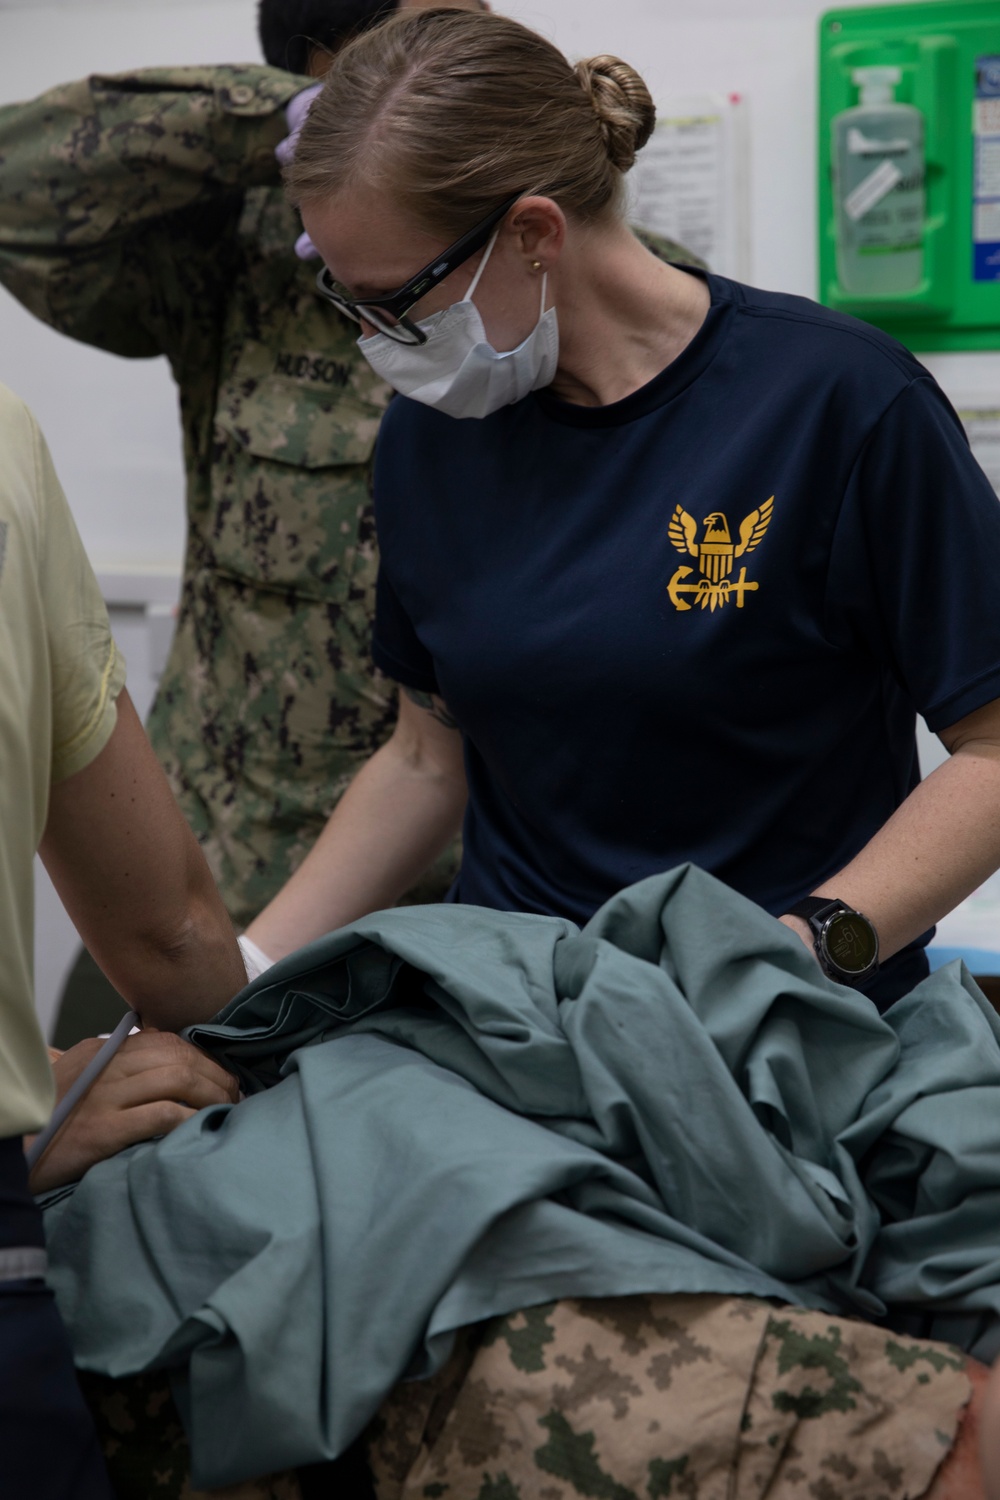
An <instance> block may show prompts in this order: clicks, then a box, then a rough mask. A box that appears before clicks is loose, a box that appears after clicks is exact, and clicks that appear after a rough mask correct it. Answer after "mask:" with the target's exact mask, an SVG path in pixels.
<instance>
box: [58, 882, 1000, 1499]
mask: <svg viewBox="0 0 1000 1500" xmlns="http://www.w3.org/2000/svg"><path fill="white" fill-rule="evenodd" d="M189 1034H190V1035H191V1036H192V1038H193V1039H194V1040H196V1041H198V1042H199V1043H200V1044H201V1045H202V1046H204V1047H206V1048H208V1049H209V1050H211V1051H212V1052H214V1053H215V1054H216V1055H218V1056H219V1057H220V1059H221V1060H223V1061H224V1062H226V1063H227V1064H228V1065H229V1066H231V1067H233V1068H235V1069H236V1070H237V1071H238V1073H239V1075H240V1077H241V1079H242V1080H243V1083H244V1086H245V1088H246V1089H247V1090H248V1091H256V1092H252V1096H251V1097H250V1098H248V1099H247V1100H246V1101H245V1102H244V1103H242V1104H240V1105H237V1106H235V1107H220V1108H215V1109H208V1110H204V1111H202V1112H201V1113H200V1114H199V1115H198V1116H197V1117H196V1118H194V1119H192V1120H191V1121H189V1122H188V1123H187V1124H185V1125H183V1126H182V1127H180V1128H179V1129H178V1130H176V1131H175V1132H174V1133H173V1134H172V1135H170V1136H168V1137H167V1138H166V1139H164V1140H162V1141H160V1142H157V1143H149V1144H145V1145H142V1146H138V1147H134V1148H132V1149H131V1150H129V1151H126V1152H123V1153H122V1154H121V1155H120V1156H118V1157H115V1158H113V1159H112V1160H110V1161H108V1162H105V1163H102V1164H101V1165H100V1166H98V1167H96V1168H94V1169H93V1170H92V1171H91V1172H89V1173H88V1174H87V1176H86V1178H85V1179H84V1180H83V1182H82V1183H81V1184H80V1185H79V1187H78V1188H77V1189H76V1190H75V1191H74V1192H73V1193H72V1194H69V1195H65V1194H64V1195H58V1194H57V1195H54V1196H53V1198H52V1199H51V1200H50V1202H49V1205H48V1209H47V1213H46V1228H47V1234H48V1243H49V1252H50V1258H51V1265H52V1271H51V1280H52V1284H53V1286H54V1287H55V1290H56V1293H57V1297H58V1300H59V1306H60V1308H61V1310H62V1313H63V1316H64V1317H65V1319H66V1321H67V1323H68V1324H69V1327H70V1331H71V1335H72V1338H73V1341H74V1345H75V1348H76V1353H77V1360H78V1363H79V1364H80V1365H82V1366H83V1367H84V1368H86V1369H90V1370H95V1371H98V1372H101V1373H104V1374H108V1375H125V1374H129V1373H133V1372H137V1371H141V1370H147V1369H153V1368H163V1367H167V1368H170V1369H171V1370H172V1371H173V1372H174V1385H175V1391H176V1394H177V1396H178V1399H179V1402H180V1404H181V1408H182V1412H183V1413H184V1416H185V1421H186V1424H187V1426H188V1430H189V1434H190V1437H191V1443H192V1459H193V1479H194V1482H195V1483H196V1484H197V1485H199V1486H206V1487H207V1486H215V1485H224V1484H230V1483H236V1482H238V1481H240V1480H241V1479H244V1478H247V1477H249V1476H252V1475H256V1474H261V1473H267V1472H272V1471H274V1470H280V1469H283V1468H286V1467H289V1466H292V1465H295V1464H304V1463H309V1462H316V1461H319V1460H322V1459H324V1458H329V1457H333V1456H335V1455H336V1454H338V1453H339V1452H341V1451H342V1450H343V1449H344V1447H345V1446H346V1445H347V1444H348V1443H349V1442H350V1441H351V1440H352V1439H353V1438H354V1436H355V1435H356V1434H357V1433H358V1432H359V1431H360V1430H361V1429H362V1427H363V1426H364V1425H365V1423H366V1422H367V1421H368V1419H369V1418H370V1417H371V1416H372V1414H373V1413H374V1411H375V1409H376V1408H377V1406H378V1404H379V1402H380V1400H381V1399H382V1397H383V1396H384V1395H385V1394H386V1392H387V1391H388V1390H389V1389H390V1388H391V1386H392V1385H393V1384H395V1382H396V1381H397V1380H398V1379H400V1378H401V1377H403V1376H404V1375H405V1374H407V1373H409V1374H411V1375H413V1374H416V1375H419V1374H423V1373H427V1372H429V1371H430V1370H432V1369H435V1368H437V1367H438V1366H439V1365H440V1363H441V1362H442V1361H443V1359H444V1358H445V1356H446V1354H447V1352H448V1349H449V1347H450V1335H451V1333H452V1331H453V1330H454V1329H455V1328H457V1327H459V1326H461V1325H463V1324H466V1323H469V1322H473V1321H476V1320H478V1319H481V1318H485V1317H488V1316H490V1315H492V1314H496V1313H502V1312H507V1311H510V1310H512V1309H515V1308H518V1307H523V1306H528V1305H531V1304H535V1303H540V1302H544V1301H548V1300H550V1299H553V1298H558V1297H569V1296H577V1297H579V1296H607V1295H623V1294H626V1293H629V1292H664V1293H669V1292H723V1293H734V1294H739V1293H749V1294H755V1295H758V1296H764V1297H777V1298H781V1299H782V1300H785V1301H789V1302H795V1303H798V1304H801V1305H804V1306H807V1307H815V1308H821V1309H825V1310H830V1311H838V1312H847V1313H851V1312H854V1313H860V1314H863V1315H866V1316H872V1317H878V1316H881V1315H882V1314H883V1313H884V1312H885V1309H886V1307H887V1306H889V1305H890V1304H891V1307H890V1310H889V1320H890V1321H891V1322H893V1323H894V1324H897V1325H898V1326H900V1327H907V1328H919V1331H921V1332H922V1333H926V1334H930V1335H931V1336H934V1335H936V1334H939V1333H940V1332H941V1331H942V1330H943V1329H945V1326H946V1325H945V1324H944V1323H942V1324H937V1323H935V1322H934V1318H935V1317H936V1316H939V1315H940V1314H942V1313H944V1314H946V1315H947V1316H948V1318H950V1321H949V1322H947V1331H949V1332H955V1331H957V1332H958V1334H959V1336H961V1337H963V1339H964V1342H965V1344H966V1347H968V1346H969V1345H970V1344H971V1343H975V1341H976V1340H978V1341H979V1342H978V1343H977V1344H976V1348H977V1351H978V1352H979V1353H980V1354H981V1355H982V1354H984V1353H992V1352H994V1350H995V1347H996V1342H997V1340H996V1329H997V1326H998V1313H1000V1041H998V1039H1000V1025H998V1021H997V1018H996V1016H995V1015H994V1013H993V1012H992V1010H991V1008H990V1007H989V1005H988V1004H987V1002H986V1001H985V1000H984V999H983V997H982V995H981V994H980V993H979V991H978V990H977V989H976V987H975V985H974V984H973V983H972V981H971V980H970V979H969V978H968V976H967V975H966V974H965V973H964V971H963V970H961V969H960V967H959V966H958V965H953V966H950V967H949V968H948V969H945V970H941V971H939V972H938V973H936V974H934V975H932V976H931V978H929V979H927V980H926V981H925V982H924V983H923V984H922V985H921V986H920V987H919V988H918V989H917V990H916V991H914V992H913V994H912V995H911V996H908V997H907V998H906V999H904V1000H902V1001H900V1002H899V1003H898V1004H897V1005H896V1006H895V1007H894V1008H893V1010H892V1011H891V1012H890V1013H889V1015H888V1017H887V1018H885V1019H880V1018H879V1016H878V1014H877V1013H876V1011H875V1009H874V1007H873V1006H872V1005H870V1004H869V1002H867V1001H866V1000H864V999H863V998H861V997H859V996H857V995H855V994H852V993H851V992H850V991H848V990H845V989H841V988H840V987H838V986H837V985H834V984H833V983H831V982H830V981H828V980H827V979H825V977H824V976H823V975H822V974H821V973H820V971H819V970H818V968H817V966H816V964H815V962H814V961H813V959H812V957H811V955H810V954H809V953H808V952H807V951H806V949H805V948H804V947H803V945H802V944H801V943H800V941H799V940H798V938H796V937H795V936H794V935H793V934H791V933H789V932H788V931H787V929H785V928H784V927H782V926H781V925H780V924H779V923H777V922H775V921H774V920H773V919H771V918H770V917H768V916H767V915H766V914H765V913H763V912H762V911H761V910H760V909H759V908H757V907H756V906H754V905H752V904H751V903H750V902H748V901H746V900H744V899H743V898H742V897H739V896H737V895H735V894H734V893H733V892H732V891H730V890H729V889H728V888H727V887H725V886H723V885H721V884H720V883H718V882H717V881H714V880H713V879H712V878H711V877H710V876H707V875H705V874H704V873H703V872H701V871H700V870H697V869H695V868H693V867H690V866H685V867H682V868H680V869H678V870H675V871H673V872H670V873H668V874H665V875H663V876H657V877H655V878H653V879H650V880H646V881H644V882H642V883H641V884H640V885H637V886H634V887H632V888H631V889H629V890H626V891H624V892H622V893H621V894H620V895H618V896H616V897H615V898H614V899H613V900H612V901H611V902H609V903H608V905H607V906H606V907H604V908H603V910H602V911H601V912H599V913H598V914H597V915H596V916H595V917H594V918H593V920H592V921H591V922H590V923H588V924H587V926H586V927H585V928H584V929H583V930H582V931H581V930H579V929H577V928H576V927H574V926H573V925H572V924H571V923H568V922H563V921H559V920H554V919H550V918H544V917H533V916H525V915H510V914H503V913H498V912H493V911H486V910H482V909H479V908H474V907H462V906H442V907H425V908H414V907H410V908H404V909H398V910H395V911H390V912H383V913H379V914H377V915H375V916H372V917H370V918H366V919H364V920H363V921H360V922H356V923H354V924H353V925H352V926H351V927H348V928H345V929H343V930H342V931H340V932H337V933H334V934H331V935H330V936H328V937H326V938H324V939H322V940H320V941H319V942H316V943H314V944H312V945H311V946H310V947H308V948H306V949H303V950H302V951H301V952H299V953H297V954H294V955H292V956H291V957H289V958H288V959H286V960H284V961H283V962H282V963H281V964H279V965H278V966H276V967H275V968H274V969H272V970H270V971H269V972H268V973H267V974H266V975H265V976H263V977H262V978H261V979H260V980H258V981H257V982H256V983H255V984H253V985H251V986H250V987H248V988H247V989H246V990H244V991H243V992H242V994H241V995H239V996H237V997H236V998H235V999H234V1000H233V1001H232V1002H231V1004H230V1005H229V1006H228V1007H227V1008H226V1010H225V1011H223V1012H222V1013H221V1015H220V1016H219V1017H218V1018H217V1020H216V1021H215V1022H214V1023H211V1024H209V1025H203V1026H198V1027H195V1028H192V1030H191V1032H190V1033H189ZM272 1085H274V1086H272ZM883 1219H884V1221H885V1222H884V1224H883V1222H882V1220H883ZM991 1341H992V1342H991Z"/></svg>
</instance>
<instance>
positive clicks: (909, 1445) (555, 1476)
mask: <svg viewBox="0 0 1000 1500" xmlns="http://www.w3.org/2000/svg"><path fill="white" fill-rule="evenodd" d="M970 1395H971V1387H970V1384H969V1380H968V1377H967V1376H966V1374H965V1359H964V1357H963V1356H962V1355H961V1354H960V1353H958V1351H956V1350H953V1349H950V1348H949V1347H948V1346H947V1345H944V1344H930V1343H920V1342H917V1341H915V1340H913V1339H901V1338H895V1337H894V1336H893V1335H891V1334H887V1333H886V1332H885V1331H884V1330H882V1329H878V1328H875V1327H872V1326H871V1325H869V1324H866V1323H856V1322H848V1321H847V1320H846V1319H843V1318H833V1317H828V1316H826V1315H824V1314H821V1313H815V1312H806V1311H803V1310H802V1309H799V1308H790V1307H783V1308H772V1307H770V1306H769V1305H768V1304H766V1303H764V1302H759V1301H756V1300H754V1299H752V1298H733V1297H707V1296H700V1297H699V1296H690V1297H684V1296H673V1297H663V1296H653V1297H621V1298H610V1299H607V1300H595V1301H567V1302H556V1303H552V1304H550V1305H549V1306H547V1307H536V1308H530V1309H528V1310H527V1311H526V1312H522V1313H514V1314H511V1315H509V1316H507V1317H505V1318H496V1319H494V1320H492V1321H491V1322H490V1323H487V1324H486V1325H484V1326H483V1327H482V1328H481V1329H478V1330H475V1332H474V1337H472V1338H469V1339H467V1341H466V1343H465V1346H464V1347H463V1348H461V1349H459V1350H458V1351H457V1352H456V1354H455V1355H454V1356H453V1357H452V1360H451V1362H450V1364H449V1366H447V1367H446V1368H445V1369H444V1370H443V1371H442V1372H441V1373H440V1374H439V1375H438V1376H437V1377H436V1378H435V1379H434V1380H431V1381H428V1382H425V1383H422V1384H416V1383H412V1384H409V1385H402V1386H399V1387H397V1389H396V1390H395V1391H394V1392H393V1393H392V1395H391V1396H390V1397H389V1399H388V1401H386V1402H385V1404H384V1405H383V1407H382V1410H381V1412H380V1414H379V1416H378V1418H377V1419H376V1423H375V1425H374V1427H373V1430H372V1433H371V1436H370V1449H369V1451H370V1456H371V1461H372V1467H373V1471H374V1476H375V1488H376V1494H377V1496H378V1500H418V1497H420V1500H430V1497H434V1500H578V1497H584V1496H587V1497H599V1500H661V1497H665V1496H669V1495H674V1496H678V1497H682V1496H683V1497H685V1500H757V1497H759V1496H761V1495H767V1497H768V1500H893V1497H896V1500H901V1497H903V1496H909V1497H912V1500H916V1497H917V1496H919V1495H922V1494H923V1493H924V1492H925V1490H926V1489H927V1488H928V1486H929V1485H930V1483H931V1481H932V1480H933V1477H934V1474H935V1471H936V1470H937V1468H938V1467H939V1465H940V1464H941V1462H942V1460H943V1459H944V1457H945V1455H946V1454H947V1453H948V1451H949V1450H950V1448H951V1446H952V1444H953V1443H954V1441H955V1436H956V1433H957V1429H958V1423H959V1419H960V1417H961V1414H962V1408H963V1407H964V1405H965V1403H966V1402H967V1401H968V1400H969V1397H970Z"/></svg>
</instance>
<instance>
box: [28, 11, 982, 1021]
mask: <svg viewBox="0 0 1000 1500" xmlns="http://www.w3.org/2000/svg"><path fill="white" fill-rule="evenodd" d="M495 4H496V6H497V8H498V9H502V10H504V11H505V12H507V13H508V14H510V15H513V16H516V17H517V18H518V19H520V20H523V21H525V22H526V23H528V24H530V25H533V26H535V27H537V28H538V29H539V30H541V31H543V32H544V33H545V34H546V35H548V36H550V37H551V38H552V39H553V40H554V41H556V42H557V43H558V44H559V45H560V46H562V47H563V48H564V49H565V50H566V51H567V52H568V53H570V54H571V55H574V56H581V55H586V54H590V53H595V52H614V53H618V54H619V55H621V56H622V57H625V58H626V59H628V60H629V61H631V62H633V63H635V64H636V65H637V66H638V67H639V68H640V69H641V71H642V72H643V73H644V74H645V76H646V78H647V80H648V82H649V84H650V87H651V89H652V91H653V93H654V95H656V96H657V97H661V98H663V97H668V96H669V95H671V94H690V93H692V92H701V91H704V90H712V91H722V92H725V93H731V92H738V93H740V94H742V95H745V96H746V98H747V100H748V108H749V112H750V131H751V169H750V170H751V203H752V219H751V240H752V265H753V274H752V279H753V280H754V281H755V282H756V283H757V284H758V285H761V286H765V287H770V288H775V289H780V290H783V291H789V292H797V293H802V294H804V295H807V296H809V295H812V294H813V292H814V290H815V70H816V63H815V45H816V21H817V18H818V16H819V15H820V14H821V12H822V11H823V10H824V9H825V8H826V6H824V5H823V4H821V3H819V0H495ZM254 9H255V7H254V4H253V0H119V3H117V4H112V3H107V0H105V3H91V0H64V3H63V4H53V3H44V0H0V103H3V102H6V101H8V100H13V99H18V98H26V97H30V96H31V95H33V94H35V93H37V92H40V91H41V90H42V89H44V88H47V87H49V86H51V85H52V84H55V83H58V82H61V81H64V80H66V79H69V78H75V77H79V76H81V75H82V74H84V73H87V72H89V71H92V70H102V71H110V70H114V69H118V68H126V67H134V66H144V65H154V64H164V63H204V62H232V61H247V60H251V59H253V58H255V57H256V56H257V46H256V37H255V32H254ZM0 213H2V205H0ZM927 363H928V364H929V365H930V366H931V367H932V369H933V370H934V372H935V374H936V375H937V376H938V378H939V379H940V380H941V382H942V384H943V385H944V386H945V389H946V390H947V391H948V392H949V394H950V395H951V396H952V398H953V399H954V400H955V401H956V404H967V403H970V402H972V403H974V402H976V401H977V400H978V401H979V402H980V403H982V402H984V401H986V402H988V403H989V404H991V405H1000V354H980V355H950V356H948V355H940V356H935V357H934V358H933V359H928V361H927ZM0 380H3V381H5V382H6V383H7V384H8V385H12V386H14V387H15V388H16V389H18V390H19V391H20V393H21V394H22V395H24V396H25V398H26V399H27V400H28V401H29V402H30V404H31V405H32V406H33V407H34V408H35V410H36V412H37V413H38V415H39V418H40V420H41V422H42V425H43V427H44V429H45V431H46V433H47V435H48V437H49V441H50V443H51V445H52V448H53V451H54V453H55V457H56V463H57V465H58V468H59V471H60V474H61V476H62V479H63V483H64V485H65V487H66V490H67V492H68V494H69V496H70V500H71V503H72V504H73V507H74V510H75V512H76V515H77V518H78V521H79V524H80V529H81V531H82V533H83V537H84V541H85V542H86V544H87V546H88V548H89V550H90V553H91V556H92V558H93V560H94V562H95V564H96V565H97V566H98V567H99V568H101V569H104V570H107V569H109V568H119V569H122V568H124V569H132V570H136V569H138V570H141V569H143V568H155V569H160V570H170V569H171V568H176V566H177V563H178V559H179V557H180V553H181V548H182V541H183V514H182V504H181V500H182V471H181V465H180V457H179V442H178V432H177V419H176V403H175V398H174V393H173V389H172V386H171V383H170V379H169V375H168V373H167V371H166V369H165V367H164V365H163V362H162V361H142V362H126V361H123V360H119V359H116V358H114V357H113V356H110V355H104V354H100V353H98V352H96V351H94V350H89V349H84V348H80V347H77V346H75V345H73V344H72V343H70V342H69V341H68V340H66V339H63V338H61V337H60V336H59V335H57V334H54V333H52V332H51V331H50V330H48V329H46V328H44V327H43V326H41V325H40V324H38V323H36V322H35V321H34V320H33V319H31V318H30V317H29V316H28V315H27V314H26V313H24V312H23V311H22V309H21V308H20V307H19V306H18V305H17V304H16V303H15V302H14V301H13V299H12V298H11V297H9V296H8V295H7V294H6V293H5V292H3V291H2V289H0ZM133 654H135V653H133ZM140 655H141V650H140ZM145 690H146V689H145V688H143V690H142V691H143V692H144V691H145ZM140 696H142V693H140ZM45 899H46V900H47V899H48V898H45ZM49 909H50V908H49V907H46V910H49ZM41 946H42V947H44V950H45V955H46V967H45V972H44V983H43V984H42V985H40V991H41V993H40V1001H41V1004H42V1007H43V1008H46V1009H47V1008H48V1007H50V1006H51V1003H52V986H53V985H54V984H55V983H56V981H57V978H58V970H59V963H58V962H56V961H55V959H54V957H53V955H54V954H55V953H56V949H57V947H58V945H56V948H53V946H52V944H51V943H50V942H49V934H48V933H47V932H45V933H43V937H42V944H41ZM60 962H61V960H60ZM53 974H55V975H56V978H55V979H54V978H53V977H52V976H53ZM41 977H42V976H41V975H40V978H41Z"/></svg>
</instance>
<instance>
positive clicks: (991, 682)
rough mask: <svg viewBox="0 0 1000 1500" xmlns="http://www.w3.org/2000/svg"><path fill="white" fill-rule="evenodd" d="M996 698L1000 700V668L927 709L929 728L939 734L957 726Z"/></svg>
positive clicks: (982, 675) (991, 670) (996, 667)
mask: <svg viewBox="0 0 1000 1500" xmlns="http://www.w3.org/2000/svg"><path fill="white" fill-rule="evenodd" d="M995 698H1000V666H995V667H990V669H989V670H988V671H986V672H983V673H982V674H981V675H980V676H979V677H976V678H974V679H973V681H972V682H970V683H966V684H965V686H964V687H961V688H959V690H958V691H957V692H955V693H952V694H951V695H950V696H949V697H947V698H945V699H943V700H942V701H941V702H940V703H935V704H934V705H933V706H932V707H931V708H928V709H926V710H925V712H924V719H925V720H926V722H927V728H928V729H929V730H930V731H931V733H932V734H937V733H938V731H939V730H941V729H947V728H949V726H950V725H952V724H957V723H958V721H959V719H964V718H965V716H966V714H971V713H975V711H976V709H977V708H985V706H986V704H987V703H992V702H993V700H994V699H995Z"/></svg>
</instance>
